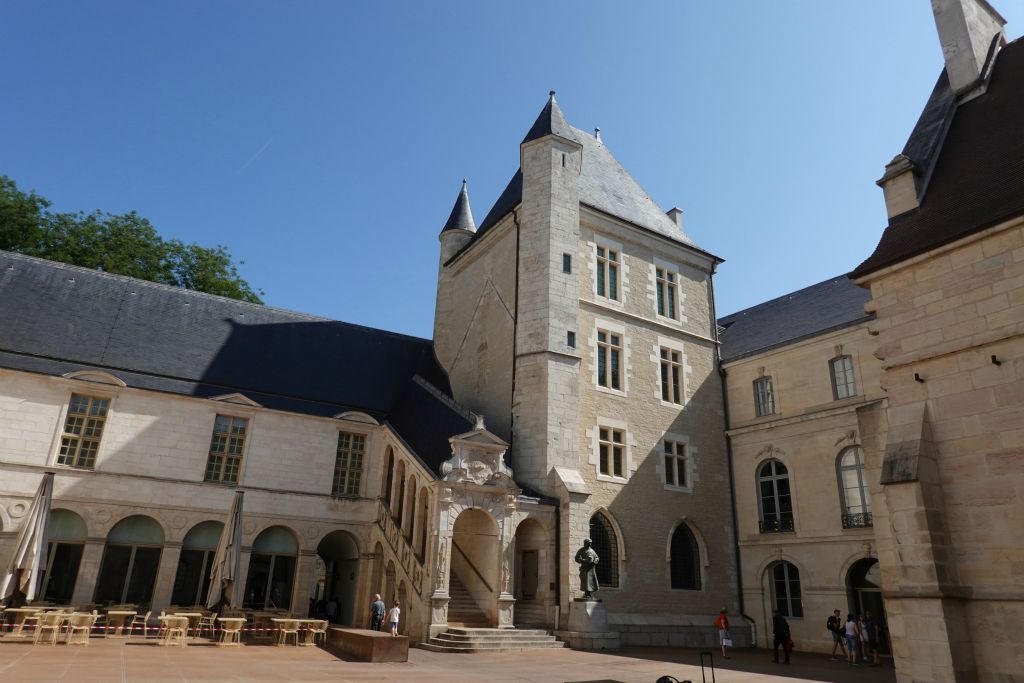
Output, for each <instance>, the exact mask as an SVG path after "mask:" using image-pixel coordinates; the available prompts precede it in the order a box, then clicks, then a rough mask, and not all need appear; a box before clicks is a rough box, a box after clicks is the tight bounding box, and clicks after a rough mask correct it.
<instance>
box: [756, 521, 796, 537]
mask: <svg viewBox="0 0 1024 683" xmlns="http://www.w3.org/2000/svg"><path fill="white" fill-rule="evenodd" d="M757 528H758V531H760V532H761V533H762V534H778V533H782V532H785V531H793V519H792V518H789V519H762V520H761V521H760V522H758V523H757Z"/></svg>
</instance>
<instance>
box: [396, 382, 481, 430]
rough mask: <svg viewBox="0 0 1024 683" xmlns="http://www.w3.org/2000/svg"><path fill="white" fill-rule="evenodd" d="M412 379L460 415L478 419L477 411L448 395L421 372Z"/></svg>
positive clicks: (472, 419) (471, 419)
mask: <svg viewBox="0 0 1024 683" xmlns="http://www.w3.org/2000/svg"><path fill="white" fill-rule="evenodd" d="M412 381H413V382H415V383H416V384H418V385H420V386H421V387H423V388H424V389H425V390H426V391H427V392H428V393H430V394H431V395H433V396H434V398H436V399H438V400H439V401H441V403H443V404H445V405H446V406H448V408H450V409H451V410H452V412H454V413H456V414H457V415H459V417H463V418H465V419H467V420H469V421H470V422H474V421H475V420H476V413H474V412H473V411H471V410H469V409H468V408H465V407H464V406H462V405H461V404H460V403H459V402H458V401H456V400H455V399H454V398H453V397H451V396H449V395H447V394H446V393H444V392H443V391H441V390H440V389H438V388H437V387H435V386H434V385H433V384H431V383H430V381H429V380H427V379H426V378H424V377H423V376H422V375H420V374H419V373H417V374H415V375H413V376H412Z"/></svg>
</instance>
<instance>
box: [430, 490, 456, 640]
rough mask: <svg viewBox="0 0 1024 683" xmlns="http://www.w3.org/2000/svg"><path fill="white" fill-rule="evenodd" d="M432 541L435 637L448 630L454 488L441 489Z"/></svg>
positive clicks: (432, 614)
mask: <svg viewBox="0 0 1024 683" xmlns="http://www.w3.org/2000/svg"><path fill="white" fill-rule="evenodd" d="M439 493H440V495H439V496H438V502H437V507H436V512H435V514H434V528H435V529H437V531H436V532H434V533H433V534H432V535H431V543H432V544H433V546H434V548H435V550H434V558H435V560H434V571H433V575H434V587H433V592H432V593H431V596H430V632H429V637H430V638H433V637H434V636H436V635H437V634H439V633H444V632H445V631H447V630H448V600H449V597H450V596H449V595H448V578H449V576H448V572H449V570H450V567H451V553H452V527H451V524H452V518H451V514H450V512H451V507H452V502H453V501H452V490H451V489H450V488H448V487H447V486H443V487H441V489H440V492H439Z"/></svg>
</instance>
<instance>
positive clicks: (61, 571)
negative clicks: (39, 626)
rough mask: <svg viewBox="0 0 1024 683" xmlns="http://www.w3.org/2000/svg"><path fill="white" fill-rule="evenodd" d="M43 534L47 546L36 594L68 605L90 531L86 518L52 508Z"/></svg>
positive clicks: (57, 603) (58, 603)
mask: <svg viewBox="0 0 1024 683" xmlns="http://www.w3.org/2000/svg"><path fill="white" fill-rule="evenodd" d="M46 535H47V541H48V542H49V549H48V550H47V551H46V568H45V573H44V575H43V580H42V582H41V583H40V585H41V586H42V589H40V591H39V594H40V595H42V596H43V600H47V601H49V602H52V603H54V604H55V605H67V604H69V603H70V602H71V596H72V594H73V593H74V591H75V580H76V579H77V578H78V566H79V565H80V564H81V562H82V551H83V550H84V549H85V539H86V537H87V536H88V535H89V534H88V530H87V529H86V526H85V520H84V519H82V518H81V517H80V516H79V515H77V514H76V513H74V512H72V511H71V510H52V511H51V512H50V521H49V524H48V525H47V527H46Z"/></svg>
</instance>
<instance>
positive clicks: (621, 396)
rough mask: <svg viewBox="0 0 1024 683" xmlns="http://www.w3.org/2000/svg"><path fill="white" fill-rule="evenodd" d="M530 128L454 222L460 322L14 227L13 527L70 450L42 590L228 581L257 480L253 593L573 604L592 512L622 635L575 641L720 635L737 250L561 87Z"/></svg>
mask: <svg viewBox="0 0 1024 683" xmlns="http://www.w3.org/2000/svg"><path fill="white" fill-rule="evenodd" d="M520 150H521V166H520V170H519V171H517V172H516V174H515V176H514V177H513V179H512V182H511V183H510V184H509V186H508V188H507V189H506V190H505V191H504V193H502V195H501V197H500V198H499V199H498V200H497V202H496V204H495V206H494V208H493V209H492V210H491V211H490V212H489V213H488V215H487V217H486V218H485V219H484V221H483V222H482V223H481V225H480V227H479V229H477V227H476V226H475V224H474V221H473V217H472V212H471V210H470V207H469V199H468V193H467V191H466V188H465V186H464V187H463V189H462V191H461V192H460V194H459V196H458V199H457V202H456V205H455V207H454V209H453V211H452V215H451V217H450V219H449V221H448V223H447V225H445V226H444V229H443V230H442V231H441V234H440V241H441V257H440V265H439V271H438V283H437V288H438V295H437V316H436V329H435V339H434V340H433V342H431V341H430V340H423V339H414V338H410V337H406V336H403V335H397V334H392V333H389V332H384V331H381V330H372V329H367V328H362V327H358V326H354V325H348V324H345V323H341V322H337V321H330V320H323V319H319V318H315V317H312V316H307V315H302V314H299V313H293V312H289V311H281V310H277V309H273V308H269V307H265V306H256V305H251V304H246V303H242V302H237V301H230V300H226V299H222V298H219V297H213V296H209V295H204V294H200V293H196V292H192V291H186V290H180V289H173V288H168V287H164V286H161V285H156V284H152V283H147V282H141V281H138V280H133V279H130V278H125V277H119V276H114V275H110V274H106V273H102V272H96V271H90V270H87V269H82V268H76V267H73V266H67V265H62V264H56V263H50V262H46V261H42V260H39V259H33V258H29V257H24V256H18V255H15V254H8V253H0V320H2V321H3V324H2V325H0V471H2V472H3V477H2V478H0V525H2V526H0V555H2V556H4V557H6V556H7V554H8V552H9V549H10V547H11V545H12V544H13V542H14V539H15V535H16V532H17V528H18V525H19V519H20V517H21V516H23V515H24V513H25V511H26V509H27V506H28V503H29V499H30V497H31V495H32V494H33V492H34V491H35V488H36V486H37V483H38V481H39V478H40V477H41V475H42V473H43V472H45V471H55V472H56V473H57V474H56V483H55V488H54V496H55V504H54V508H55V509H54V513H53V516H52V518H51V539H52V547H51V551H52V552H50V553H49V556H48V566H47V574H46V576H45V578H44V580H43V588H42V594H43V598H44V599H47V600H50V601H54V602H60V603H74V604H78V605H82V604H88V603H99V604H110V603H116V602H129V603H138V604H142V605H145V606H147V607H148V608H151V609H153V610H160V609H163V608H165V607H167V606H168V605H171V604H178V605H191V604H196V603H200V602H203V600H204V595H205V592H206V589H205V587H206V583H207V582H208V576H209V564H210V561H211V558H212V554H213V553H212V550H213V549H214V548H215V546H216V541H217V538H218V536H219V532H220V529H221V527H222V524H223V520H224V519H225V518H226V515H227V511H228V508H229V506H230V501H231V499H232V496H233V491H235V490H236V489H241V490H244V491H245V498H244V500H245V504H244V517H243V518H244V524H243V529H244V532H245V539H244V543H245V546H244V549H243V550H244V557H243V562H242V564H243V576H242V583H243V584H244V586H245V590H244V597H243V602H244V604H245V606H247V607H252V608H254V609H260V608H266V607H271V606H275V607H279V608H284V609H288V610H291V611H293V612H297V613H302V614H305V613H306V612H307V611H310V610H314V611H315V610H317V609H319V608H318V607H317V603H318V601H321V600H323V601H328V600H331V599H332V598H333V599H337V600H338V601H340V604H341V612H340V615H341V616H340V621H341V622H342V623H352V624H360V623H363V621H364V620H365V606H366V605H368V604H369V602H370V596H371V595H372V594H373V593H374V592H381V593H383V594H384V597H385V599H387V600H388V601H390V600H392V599H399V600H400V601H401V602H402V604H403V606H404V610H405V611H404V615H405V619H404V622H405V625H404V628H405V629H407V632H408V633H409V635H411V636H412V637H413V638H414V639H415V640H426V639H428V638H430V637H433V636H437V635H439V634H441V633H442V632H444V631H446V630H447V629H449V628H450V627H452V626H455V625H463V626H488V627H498V628H504V629H513V628H514V627H515V626H516V625H531V626H539V627H542V628H544V629H547V630H552V629H554V628H556V627H558V626H560V625H561V626H563V627H564V625H565V621H566V619H565V617H566V615H567V612H568V611H569V606H570V604H571V602H572V599H573V597H575V595H576V589H577V585H576V581H577V578H576V572H575V571H574V565H573V564H572V559H571V558H572V554H573V553H574V552H575V550H576V548H578V547H579V546H580V545H581V544H582V541H583V539H584V538H587V537H591V538H593V540H594V545H595V548H596V549H597V552H598V553H599V555H600V558H601V563H600V565H599V566H600V570H599V576H600V579H601V583H602V587H601V597H602V598H603V600H604V604H605V605H606V606H607V611H608V621H609V624H610V625H609V631H610V632H611V633H613V634H620V635H616V636H614V637H612V636H611V635H609V638H608V639H607V640H603V641H600V642H596V641H595V640H594V639H593V638H591V637H587V638H583V637H576V639H575V640H572V636H567V637H568V638H569V639H570V642H572V643H573V644H574V645H577V646H582V647H597V646H602V645H614V644H617V643H621V642H625V643H636V644H654V645H658V644H663V645H668V644H674V645H676V644H684V643H688V644H702V645H703V644H710V643H711V642H713V638H714V633H713V630H712V628H711V621H712V618H713V616H714V615H715V614H716V613H717V611H718V609H719V608H720V607H721V606H723V605H725V606H728V607H729V608H730V609H735V608H736V606H737V603H736V600H735V596H736V587H737V580H738V577H737V576H736V573H735V563H734V560H733V544H732V541H731V539H732V526H731V518H730V515H729V514H728V511H729V481H728V469H727V464H726V460H725V454H724V438H723V427H724V422H723V413H722V404H721V395H722V394H721V384H720V378H719V375H718V373H717V372H716V339H715V333H716V328H715V325H714V319H715V316H714V313H713V310H712V302H713V298H712V296H711V291H712V289H711V288H712V283H711V276H712V274H713V273H714V270H715V267H716V265H717V264H718V263H720V260H719V259H717V258H716V257H714V256H712V255H711V254H708V253H707V252H705V251H703V250H701V249H699V248H698V247H697V246H696V245H695V244H694V243H693V241H692V240H691V239H690V238H689V237H688V236H687V235H686V234H685V233H684V232H683V230H682V225H681V212H680V211H679V210H678V209H674V210H672V211H670V212H668V214H666V213H664V212H662V211H661V209H659V208H658V207H657V206H656V205H655V204H654V202H653V201H652V200H651V199H650V198H649V197H648V196H647V195H646V193H644V191H643V190H642V189H641V188H640V187H639V185H637V183H636V182H635V181H634V180H633V179H632V178H631V177H630V176H629V174H628V173H627V172H626V171H625V170H624V169H623V168H622V167H621V166H620V165H619V164H618V162H617V161H615V159H614V158H613V157H612V156H611V154H610V153H609V152H608V150H607V149H606V147H605V146H604V144H603V143H602V142H601V140H600V138H599V137H597V136H596V135H590V134H586V133H583V132H581V131H579V130H577V129H574V128H572V127H570V126H569V125H568V124H567V123H566V122H565V119H564V117H563V116H562V113H561V111H560V110H559V108H558V105H557V104H556V103H555V101H554V97H553V95H552V97H551V100H550V101H549V102H548V103H547V105H546V106H545V107H544V109H543V111H542V113H541V115H540V116H539V118H538V119H537V122H536V123H535V124H534V126H533V127H532V128H531V130H530V132H529V134H528V135H527V136H526V139H525V140H524V141H523V143H522V144H521V146H520ZM723 541H724V542H723ZM563 630H564V628H563ZM736 638H737V640H738V641H739V642H744V634H743V633H742V629H737V634H736Z"/></svg>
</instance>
